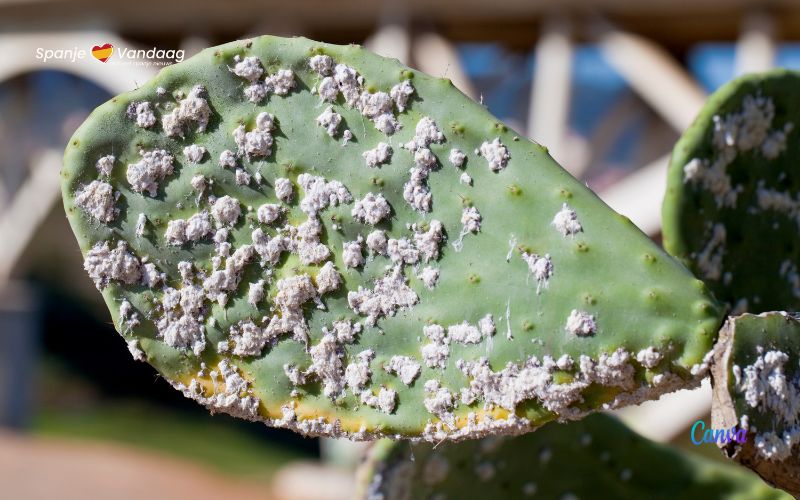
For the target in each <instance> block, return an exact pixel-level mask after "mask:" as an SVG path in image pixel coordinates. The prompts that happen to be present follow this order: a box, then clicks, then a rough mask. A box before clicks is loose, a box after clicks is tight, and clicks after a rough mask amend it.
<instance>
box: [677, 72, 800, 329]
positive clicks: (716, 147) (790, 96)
mask: <svg viewBox="0 0 800 500" xmlns="http://www.w3.org/2000/svg"><path fill="white" fill-rule="evenodd" d="M799 110H800V74H799V73H797V72H793V71H786V70H775V71H770V72H767V73H762V74H753V75H747V76H744V77H742V78H738V79H736V80H734V81H732V82H730V83H728V84H727V85H725V86H724V87H722V88H721V89H720V90H718V91H717V92H715V93H714V94H713V95H712V96H711V97H710V98H709V100H708V103H707V104H706V105H705V107H704V108H703V110H702V111H701V112H700V115H699V116H698V117H697V119H696V120H695V122H694V124H692V126H691V127H690V128H689V129H688V130H687V131H686V132H685V133H684V134H683V136H682V137H681V139H680V140H679V141H678V143H677V144H676V146H675V149H674V150H673V153H672V159H671V161H670V167H669V178H668V184H667V194H666V197H665V198H664V207H663V232H664V246H665V248H666V249H667V251H668V252H670V253H671V254H672V255H675V256H677V257H679V258H681V259H682V260H684V261H685V262H686V263H687V265H688V266H689V267H690V268H691V269H692V271H693V272H694V273H695V275H696V276H697V277H698V278H700V279H702V280H703V281H705V282H706V284H707V285H708V286H709V288H710V289H711V291H712V292H713V293H714V295H715V296H716V297H717V299H719V300H721V301H724V302H725V303H727V305H728V307H729V309H730V310H731V311H732V312H731V314H733V315H736V314H741V313H744V312H753V313H759V312H764V311H779V310H786V311H795V310H800V271H799V270H798V263H800V168H799V167H798V165H797V161H796V160H797V158H798V157H800V112H798V111H799Z"/></svg>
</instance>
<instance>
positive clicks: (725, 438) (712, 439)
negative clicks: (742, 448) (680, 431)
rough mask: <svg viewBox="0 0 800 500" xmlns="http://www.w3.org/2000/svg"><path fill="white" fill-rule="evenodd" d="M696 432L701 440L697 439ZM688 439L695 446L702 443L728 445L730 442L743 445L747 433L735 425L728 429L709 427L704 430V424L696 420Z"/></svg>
mask: <svg viewBox="0 0 800 500" xmlns="http://www.w3.org/2000/svg"><path fill="white" fill-rule="evenodd" d="M698 432H699V433H700V434H701V435H702V439H698V438H697V435H698ZM690 437H691V438H692V443H693V444H695V445H701V444H703V443H717V444H728V443H730V442H731V441H736V442H737V443H739V444H743V443H744V442H745V441H747V431H746V430H745V429H742V428H741V427H740V428H737V427H736V426H735V425H734V426H733V427H731V428H730V429H712V428H710V427H709V428H708V429H706V423H705V422H703V421H702V420H698V421H697V422H695V423H694V425H693V426H692V430H691V433H690Z"/></svg>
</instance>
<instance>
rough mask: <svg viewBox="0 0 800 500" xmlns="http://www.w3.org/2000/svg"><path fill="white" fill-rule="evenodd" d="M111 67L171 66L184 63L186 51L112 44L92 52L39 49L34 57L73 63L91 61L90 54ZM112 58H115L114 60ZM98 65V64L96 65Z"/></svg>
mask: <svg viewBox="0 0 800 500" xmlns="http://www.w3.org/2000/svg"><path fill="white" fill-rule="evenodd" d="M90 53H91V55H92V57H93V58H95V59H97V60H98V61H100V62H101V63H104V64H107V65H109V66H169V65H171V64H174V63H177V62H181V61H183V59H184V57H186V51H185V50H183V49H159V48H156V47H152V48H149V49H132V48H129V47H115V46H114V45H112V44H110V43H104V44H102V45H94V46H93V47H92V48H91V50H89V51H87V50H86V49H81V48H79V47H70V48H55V49H52V48H44V47H38V48H36V51H35V53H34V57H35V58H36V59H37V60H39V61H42V62H48V61H69V62H72V63H75V62H78V61H83V60H85V59H90V58H89V54H90ZM111 56H114V58H113V59H112V58H111ZM94 64H97V63H94Z"/></svg>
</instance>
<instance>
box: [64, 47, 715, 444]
mask: <svg viewBox="0 0 800 500" xmlns="http://www.w3.org/2000/svg"><path fill="white" fill-rule="evenodd" d="M465 179H468V180H465ZM62 181H63V197H64V205H65V209H66V212H67V215H68V217H69V220H70V223H71V224H72V228H73V230H74V231H75V234H76V236H77V239H78V242H79V244H80V247H81V250H82V252H83V254H84V257H85V264H84V266H85V268H86V271H87V272H88V273H89V276H90V277H91V278H92V280H93V281H94V283H95V285H96V286H97V288H98V289H99V290H100V291H101V292H102V294H103V297H104V298H105V300H106V303H107V304H108V307H109V309H110V311H111V315H112V317H113V320H114V324H115V326H116V328H117V330H118V331H119V332H120V333H121V334H122V336H123V337H124V339H125V341H126V342H127V344H128V348H129V350H130V351H131V353H132V355H133V356H134V357H135V358H136V359H140V360H143V361H146V362H148V363H150V364H151V365H152V366H154V367H155V368H156V369H157V370H158V371H159V373H161V374H162V375H163V377H164V378H165V379H166V380H168V381H169V382H170V383H171V384H172V385H173V386H174V387H175V388H177V389H178V390H180V391H182V392H183V393H184V394H185V395H186V396H187V397H190V398H193V399H195V400H197V401H198V402H200V403H202V404H203V405H206V406H207V407H208V408H210V409H211V410H212V411H214V412H224V413H229V414H232V415H235V416H238V417H242V418H245V419H250V420H256V421H262V422H265V423H267V424H268V425H273V426H279V427H285V428H290V429H294V430H297V431H299V432H302V433H305V434H311V435H328V436H348V437H351V438H354V439H370V438H374V437H378V436H391V437H402V438H409V439H415V440H423V439H424V440H437V441H438V440H442V439H454V440H455V439H463V438H472V437H479V436H483V435H490V434H502V433H505V434H510V433H522V432H526V431H529V430H532V429H534V428H536V427H538V426H540V425H541V424H543V423H545V422H547V421H551V420H557V419H558V420H570V419H577V418H580V417H582V416H583V415H585V414H586V413H588V412H591V411H594V410H597V409H601V408H613V407H618V406H623V405H626V404H630V403H636V402H640V401H643V400H646V399H652V398H655V397H658V396H659V395H661V394H663V393H665V392H670V391H673V390H675V389H677V388H681V387H688V386H693V385H695V384H696V383H697V382H698V381H699V379H700V378H701V377H703V376H704V375H705V373H706V371H707V363H706V362H705V361H707V357H706V355H707V353H708V352H709V351H710V349H711V346H712V343H713V340H714V338H715V335H716V331H717V329H718V326H719V323H720V311H719V308H718V306H717V305H716V303H715V302H714V301H713V299H712V298H711V297H710V295H709V294H708V292H706V290H705V288H704V285H703V284H702V283H701V282H700V281H698V280H696V279H695V278H694V277H693V276H692V275H691V274H690V273H689V272H688V271H687V270H686V269H685V268H684V267H683V266H682V265H681V264H679V263H678V262H677V261H675V260H673V259H672V258H671V257H669V256H668V255H666V254H665V253H664V252H662V251H661V250H660V249H659V248H658V247H657V246H655V245H654V244H653V243H652V242H651V241H650V240H649V239H648V238H647V237H646V236H645V235H644V234H642V233H641V232H640V231H638V230H637V229H636V228H635V227H634V226H633V225H632V224H631V223H630V221H629V220H627V219H626V218H624V217H621V216H620V215H618V214H616V213H614V212H613V211H612V210H610V209H609V208H608V207H607V206H606V205H605V204H603V202H601V201H600V200H599V199H598V198H597V197H596V196H595V195H594V194H593V193H592V192H591V191H589V190H588V189H587V188H586V187H585V186H583V185H582V184H581V183H580V182H578V181H576V180H575V179H573V178H572V177H571V176H570V175H569V174H568V173H567V172H566V171H564V170H563V169H562V168H561V167H560V166H559V165H558V164H557V163H556V162H555V161H554V160H553V159H552V158H551V157H550V156H549V155H548V154H547V150H546V149H545V148H543V147H542V146H540V145H538V144H535V143H533V142H531V141H528V140H526V139H524V138H522V137H520V136H519V135H518V134H516V133H515V132H513V131H512V130H509V129H508V128H506V126H505V125H503V124H502V123H500V122H499V121H498V120H497V119H496V118H494V117H492V116H491V115H490V114H489V113H488V112H487V111H486V109H485V108H484V107H483V106H481V105H479V104H477V103H475V102H473V101H472V100H470V99H469V98H467V97H466V96H464V95H463V94H462V93H461V92H459V91H458V90H457V89H455V88H454V87H453V84H452V83H451V82H450V81H449V80H446V79H440V78H432V77H429V76H427V75H424V74H421V73H419V72H416V71H414V70H411V69H409V68H406V67H404V66H402V65H400V64H399V63H398V62H397V61H394V60H389V59H385V58H382V57H379V56H376V55H374V54H371V53H369V52H367V51H365V50H364V49H362V48H360V47H357V46H336V45H328V44H323V43H318V42H314V41H311V40H306V39H302V38H294V39H283V38H276V37H271V36H264V37H260V38H256V39H252V40H247V41H237V42H232V43H228V44H226V45H221V46H219V47H212V48H210V49H207V50H204V51H203V52H201V53H200V54H198V55H197V56H195V57H193V58H191V59H190V60H187V61H185V62H182V63H180V64H176V65H174V66H170V67H167V68H165V69H163V70H162V71H161V72H160V73H159V74H158V75H157V76H156V77H155V78H154V79H153V80H152V81H150V82H148V83H147V84H145V85H143V86H141V87H140V88H138V89H137V90H135V91H132V92H129V93H127V94H123V95H120V96H117V97H115V98H114V99H112V100H111V101H109V102H107V103H105V104H103V105H102V106H100V107H99V108H98V109H97V110H95V111H94V112H93V113H92V115H91V116H90V117H89V119H88V120H87V121H86V123H84V124H83V125H82V126H81V127H80V128H79V129H78V131H77V132H76V133H75V135H74V136H73V137H72V139H71V140H70V142H69V145H68V146H67V150H66V153H65V156H64V168H63V170H62ZM142 383H149V382H147V381H143V382H142Z"/></svg>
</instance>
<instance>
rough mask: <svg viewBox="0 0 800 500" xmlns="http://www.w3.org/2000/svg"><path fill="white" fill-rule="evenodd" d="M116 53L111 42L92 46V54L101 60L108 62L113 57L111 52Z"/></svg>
mask: <svg viewBox="0 0 800 500" xmlns="http://www.w3.org/2000/svg"><path fill="white" fill-rule="evenodd" d="M113 53H114V46H113V45H111V44H110V43H106V44H103V45H95V46H94V47H92V55H93V56H94V58H95V59H97V60H98V61H100V62H106V61H108V60H109V59H111V54H113Z"/></svg>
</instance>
